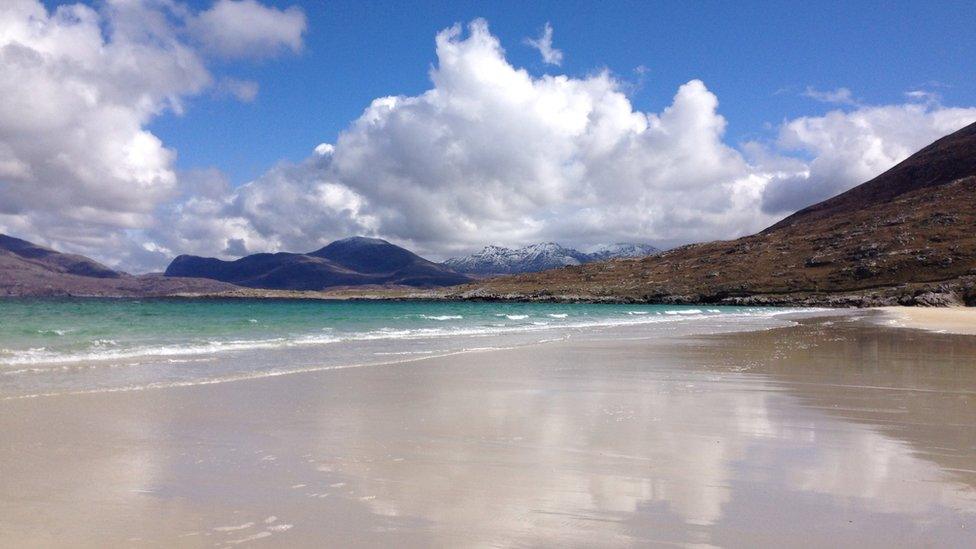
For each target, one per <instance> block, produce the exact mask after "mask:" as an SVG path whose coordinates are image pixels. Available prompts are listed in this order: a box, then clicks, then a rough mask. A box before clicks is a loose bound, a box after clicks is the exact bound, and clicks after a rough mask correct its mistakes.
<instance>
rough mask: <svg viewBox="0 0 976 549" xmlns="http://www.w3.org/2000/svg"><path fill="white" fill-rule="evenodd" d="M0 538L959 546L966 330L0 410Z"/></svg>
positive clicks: (347, 377)
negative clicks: (959, 334)
mask: <svg viewBox="0 0 976 549" xmlns="http://www.w3.org/2000/svg"><path fill="white" fill-rule="evenodd" d="M0 437H2V440H3V445H2V446H0V545H2V546H5V547H25V546H44V547H47V546H63V547H79V546H82V547H114V546H134V547H143V546H145V547H150V546H151V547H214V546H218V547H223V546H232V545H235V544H244V546H245V547H246V546H255V547H264V546H281V547H351V546H385V547H391V546H394V547H411V546H416V547H465V546H478V547H482V546H506V547H507V546H609V547H618V546H648V545H664V546H669V545H695V544H700V545H703V546H733V547H735V546H738V547H755V546H821V547H855V546H856V547H859V548H864V547H892V546H911V547H917V546H947V547H965V546H969V547H972V546H974V545H976V338H972V337H967V336H957V335H948V334H935V333H927V332H921V331H915V330H895V329H891V328H887V327H880V326H877V325H874V324H873V323H871V322H867V321H863V320H857V319H856V318H855V317H852V316H846V317H837V318H821V319H812V320H804V321H802V322H801V324H800V325H798V326H796V327H791V328H783V329H776V330H768V331H762V332H753V333H739V334H730V335H722V336H708V337H684V338H674V339H667V340H653V341H641V340H630V341H599V340H570V341H567V342H559V343H550V344H545V345H538V346H533V347H526V348H521V349H515V350H506V351H493V352H484V353H474V354H467V355H456V356H453V357H446V358H436V359H430V360H425V361H418V362H413V363H409V364H400V365H392V366H381V367H368V368H356V369H346V370H336V371H329V372H318V373H308V374H298V375H291V376H282V377H277V378H266V379H260V380H252V381H247V382H239V383H225V384H218V385H207V386H197V387H185V388H178V389H162V390H148V391H140V392H129V393H112V394H91V395H75V396H63V397H48V398H38V399H29V400H13V401H5V402H0Z"/></svg>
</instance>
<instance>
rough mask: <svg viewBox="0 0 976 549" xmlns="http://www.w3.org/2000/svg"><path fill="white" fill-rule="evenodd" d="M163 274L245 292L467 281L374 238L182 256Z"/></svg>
mask: <svg viewBox="0 0 976 549" xmlns="http://www.w3.org/2000/svg"><path fill="white" fill-rule="evenodd" d="M166 276H180V277H200V278H212V279H214V280H220V281H223V282H229V283H231V284H236V285H238V286H246V287H249V288H265V289H275V290H324V289H326V288H333V287H339V286H362V285H399V286H417V287H432V286H452V285H455V284H463V283H465V282H469V281H471V278H470V277H468V276H466V275H463V274H460V273H458V272H455V271H453V270H451V269H450V268H449V267H445V266H443V265H439V264H437V263H434V262H432V261H428V260H426V259H424V258H422V257H420V256H419V255H417V254H415V253H413V252H411V251H409V250H406V249H404V248H401V247H399V246H395V245H393V244H390V243H389V242H387V241H385V240H380V239H378V238H365V237H360V236H357V237H352V238H346V239H343V240H337V241H335V242H333V243H331V244H329V245H328V246H326V247H324V248H322V249H319V250H316V251H314V252H309V253H305V254H301V253H287V252H280V253H261V254H254V255H249V256H246V257H242V258H240V259H237V260H235V261H223V260H220V259H215V258H212V257H198V256H192V255H181V256H179V257H177V258H176V259H174V260H173V262H172V263H170V265H169V267H167V269H166Z"/></svg>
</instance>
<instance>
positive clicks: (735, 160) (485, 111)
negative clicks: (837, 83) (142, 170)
mask: <svg viewBox="0 0 976 549" xmlns="http://www.w3.org/2000/svg"><path fill="white" fill-rule="evenodd" d="M436 53H437V64H436V65H435V67H434V68H433V69H432V70H431V73H430V76H431V82H432V87H431V88H430V89H429V90H427V91H426V92H424V93H422V94H420V95H416V96H390V97H381V98H378V99H375V100H373V101H372V103H371V104H370V105H369V106H368V107H367V108H366V109H365V111H364V112H363V113H362V115H361V116H360V117H359V118H358V119H357V120H355V121H354V122H352V123H351V124H350V125H349V126H348V127H347V128H346V129H345V130H344V131H342V132H341V133H340V135H339V136H338V139H336V141H335V143H334V144H329V143H324V144H321V145H319V146H317V147H316V148H315V153H314V154H312V155H311V156H310V157H309V158H308V159H307V160H306V161H305V162H304V163H301V164H299V165H282V166H278V167H276V168H274V169H272V170H271V171H269V172H268V173H267V174H266V175H264V176H262V177H261V178H258V179H257V180H255V181H253V182H251V183H249V184H247V185H245V186H243V187H241V188H240V189H238V190H234V191H231V192H230V193H229V194H228V195H227V196H225V197H224V198H222V199H220V200H219V201H218V202H219V204H218V205H215V203H213V202H208V204H210V205H209V206H208V207H207V208H206V209H204V210H202V211H201V212H199V213H198V214H194V212H192V211H191V210H189V209H185V210H183V211H182V212H181V216H182V217H183V218H184V219H183V220H182V221H179V222H174V223H172V224H171V225H168V226H169V227H171V228H176V229H177V232H178V231H179V228H180V227H181V225H185V224H190V225H193V227H194V229H195V230H199V227H198V226H196V225H195V224H197V223H202V224H203V225H205V226H206V227H208V229H207V230H208V231H211V233H209V234H210V236H206V237H205V236H204V234H203V233H200V232H197V233H193V234H192V236H190V237H186V236H184V237H182V239H181V246H182V248H181V249H188V248H189V247H193V249H197V250H202V249H207V250H209V251H210V253H220V252H221V251H223V252H224V253H228V251H229V250H232V249H234V250H241V249H247V250H249V251H256V250H276V249H287V250H310V249H314V248H315V247H317V246H319V245H321V244H322V243H324V242H327V241H329V240H331V239H334V238H339V237H342V236H347V235H350V234H372V235H378V236H382V237H385V238H389V239H391V240H393V241H395V242H398V243H401V244H405V245H408V246H411V247H413V248H415V249H417V250H418V251H421V252H424V253H429V254H432V255H433V256H434V257H444V256H447V255H451V254H453V253H460V252H466V251H470V250H473V249H476V248H479V247H480V246H483V245H485V244H489V243H491V244H502V245H518V244H525V243H528V242H536V241H541V240H556V241H560V242H563V243H566V244H570V245H575V246H579V247H583V248H585V247H587V246H591V245H594V244H599V243H605V242H619V241H650V242H654V243H658V244H665V245H667V244H676V243H683V242H691V241H698V240H708V239H715V238H731V237H735V236H738V235H742V234H747V233H750V232H753V231H756V230H759V229H762V228H764V227H765V226H768V225H769V224H771V223H773V222H774V221H776V220H777V219H779V218H780V217H781V216H782V214H783V213H787V212H789V211H792V210H795V209H798V208H800V207H803V206H806V205H808V204H810V203H811V202H813V201H816V200H819V199H821V198H825V197H826V196H829V195H830V194H833V193H835V192H840V191H842V190H845V189H847V188H850V187H851V186H853V185H856V184H858V183H860V182H863V181H865V180H866V179H869V178H870V177H873V176H874V175H877V174H878V173H880V172H881V171H883V170H885V169H887V168H889V167H891V166H892V165H894V164H895V163H896V162H898V161H900V160H901V159H903V158H904V157H906V156H907V155H908V154H910V153H911V152H913V151H914V150H916V149H918V148H919V147H921V146H923V145H925V144H926V143H928V142H930V141H932V140H934V139H935V138H937V137H940V136H941V135H944V134H946V133H949V132H950V131H952V130H954V129H958V128H960V127H962V126H963V125H965V124H967V123H969V122H972V121H974V120H976V109H955V108H946V107H942V106H940V105H937V104H927V105H921V104H918V103H908V104H904V105H893V106H882V107H858V108H856V109H854V110H851V111H848V112H844V111H832V112H829V113H827V114H825V115H823V116H812V117H804V118H798V119H795V120H791V121H786V122H784V123H783V125H782V126H781V129H780V132H779V136H778V138H777V139H776V140H774V141H772V142H769V143H747V144H743V145H742V146H740V147H735V146H732V145H730V144H728V143H726V142H725V139H724V132H725V126H726V123H725V119H724V118H723V117H722V116H721V115H720V114H719V102H718V98H717V97H716V96H715V94H713V93H712V92H711V91H709V90H708V88H707V87H706V85H705V84H704V83H703V82H702V81H700V80H692V81H690V82H687V83H686V84H684V85H682V86H681V87H680V88H679V89H678V90H677V91H676V93H675V95H674V98H673V100H672V102H671V104H670V105H669V106H667V107H666V108H665V109H664V110H663V111H661V112H642V111H640V110H637V109H635V108H634V106H633V104H632V103H631V101H630V99H629V98H628V97H627V95H626V94H625V93H624V90H625V89H626V86H625V85H624V84H622V83H621V82H618V81H617V80H616V79H615V78H614V77H613V76H612V75H610V74H609V73H607V72H602V73H597V74H594V75H591V76H587V77H579V78H576V77H569V76H564V75H558V76H550V75H544V76H533V75H532V74H530V73H529V72H527V71H526V70H524V69H521V68H518V67H515V66H513V65H512V64H511V63H509V62H508V60H507V59H506V58H505V54H504V51H503V49H502V47H501V44H500V43H499V41H498V39H497V38H496V37H495V36H493V35H492V34H491V32H490V31H489V29H488V25H487V23H486V22H485V21H483V20H475V21H474V22H472V23H471V24H470V25H469V26H468V28H467V33H466V34H465V33H464V32H463V31H462V28H461V27H460V26H454V27H451V28H448V29H445V30H444V31H442V32H441V33H439V34H438V35H437V37H436ZM200 220H205V221H200ZM204 238H211V239H212V241H211V242H210V243H209V244H203V240H202V239H204Z"/></svg>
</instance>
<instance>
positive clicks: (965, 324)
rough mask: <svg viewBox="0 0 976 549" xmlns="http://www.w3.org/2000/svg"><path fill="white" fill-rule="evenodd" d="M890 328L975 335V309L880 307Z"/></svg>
mask: <svg viewBox="0 0 976 549" xmlns="http://www.w3.org/2000/svg"><path fill="white" fill-rule="evenodd" d="M879 310H881V311H884V313H885V315H886V317H887V318H886V320H887V321H888V324H889V325H891V326H897V327H904V328H916V329H920V330H930V331H933V332H945V333H949V334H969V335H976V307H880V308H879Z"/></svg>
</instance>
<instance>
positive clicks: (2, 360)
mask: <svg viewBox="0 0 976 549" xmlns="http://www.w3.org/2000/svg"><path fill="white" fill-rule="evenodd" d="M802 310H805V311H809V310H810V309H802ZM799 311H800V310H797V309H778V310H775V311H770V310H746V311H743V312H736V313H731V312H729V313H724V314H722V315H716V317H715V318H736V317H772V316H777V315H782V314H788V313H793V312H799ZM642 313H646V311H628V312H627V313H626V314H627V316H614V317H604V318H596V319H587V320H582V319H580V320H578V321H576V322H567V323H556V324H550V323H546V322H537V323H529V324H519V325H510V324H502V323H492V324H482V325H470V326H450V327H442V328H380V329H375V330H371V331H366V332H353V333H347V334H332V333H330V335H322V334H303V335H294V336H288V337H275V338H268V339H235V340H210V341H196V342H179V343H177V342H173V343H166V344H156V345H146V346H136V347H124V346H122V345H121V344H120V343H119V342H118V341H115V340H108V339H99V340H95V341H92V342H91V343H90V347H89V348H88V349H85V350H83V351H55V350H50V349H47V348H45V347H35V348H31V349H27V350H21V351H16V350H11V349H0V366H18V365H32V364H62V363H74V362H86V361H111V360H126V359H134V358H142V357H161V358H164V357H183V356H194V355H205V354H214V353H227V352H235V351H250V350H262V349H280V348H292V347H304V346H318V345H331V344H336V343H341V342H349V341H370V340H400V339H425V338H444V337H466V336H470V337H486V336H493V335H503V334H512V333H520V332H527V331H535V330H552V329H582V328H612V327H616V326H637V325H644V324H656V323H667V322H677V321H685V320H696V319H699V318H701V317H695V316H693V315H698V314H700V313H701V310H699V309H683V310H674V311H665V314H666V315H667V316H662V315H646V314H642ZM443 316H460V315H443ZM496 316H502V317H505V318H507V319H509V320H524V319H526V318H528V317H529V315H513V314H504V313H499V314H496ZM550 316H552V315H550ZM557 318H561V317H557ZM3 355H6V356H3ZM14 372H18V371H17V370H14V371H6V372H3V373H4V374H12V373H14Z"/></svg>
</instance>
